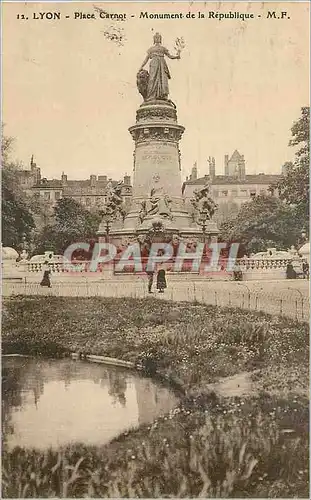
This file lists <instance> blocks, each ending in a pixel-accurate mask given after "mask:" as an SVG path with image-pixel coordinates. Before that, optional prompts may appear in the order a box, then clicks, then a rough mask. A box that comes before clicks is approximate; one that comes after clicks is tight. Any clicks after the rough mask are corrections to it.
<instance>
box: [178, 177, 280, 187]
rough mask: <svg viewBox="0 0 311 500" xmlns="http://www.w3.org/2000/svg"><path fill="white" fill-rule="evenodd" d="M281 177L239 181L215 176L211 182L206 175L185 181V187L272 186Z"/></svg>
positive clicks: (250, 178) (249, 178) (248, 178)
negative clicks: (208, 185)
mask: <svg viewBox="0 0 311 500" xmlns="http://www.w3.org/2000/svg"><path fill="white" fill-rule="evenodd" d="M280 177H281V175H278V174H253V175H246V176H245V179H243V180H242V179H239V178H237V177H229V176H226V175H216V176H215V177H214V178H213V180H211V179H210V177H209V176H208V175H206V176H204V177H200V178H199V179H195V180H193V181H185V184H186V185H198V186H202V185H204V184H205V183H206V182H207V181H208V182H209V183H210V184H211V185H212V186H215V185H216V186H217V185H219V184H269V185H270V184H273V183H274V182H276V181H278V180H279V179H280Z"/></svg>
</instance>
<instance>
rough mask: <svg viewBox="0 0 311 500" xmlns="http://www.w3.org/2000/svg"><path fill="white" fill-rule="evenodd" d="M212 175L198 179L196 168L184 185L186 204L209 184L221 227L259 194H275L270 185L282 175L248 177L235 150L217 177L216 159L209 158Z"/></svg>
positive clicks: (240, 157) (225, 159) (225, 161)
mask: <svg viewBox="0 0 311 500" xmlns="http://www.w3.org/2000/svg"><path fill="white" fill-rule="evenodd" d="M208 166H209V172H208V174H206V175H205V176H204V177H200V178H198V176H197V165H196V163H195V164H194V167H193V168H192V172H191V175H190V176H189V178H187V179H186V181H185V182H184V185H183V193H184V197H185V201H186V203H187V204H188V203H189V204H190V199H191V198H193V196H194V191H195V190H196V189H201V188H202V187H203V186H204V185H205V184H206V183H209V185H210V195H211V197H212V198H213V200H214V201H215V202H216V203H217V205H218V209H217V212H216V214H215V220H216V222H217V223H218V225H219V224H221V223H222V222H224V221H225V220H226V219H228V218H229V217H232V216H234V215H235V214H237V213H238V211H239V209H240V207H241V205H242V204H243V203H245V202H247V201H249V200H250V199H252V198H254V197H255V196H257V195H260V194H266V195H267V194H272V193H271V185H272V184H274V183H275V182H277V181H278V180H279V179H280V177H281V175H277V174H273V175H272V174H263V173H260V174H252V175H248V174H246V168H245V159H244V156H243V155H240V153H239V152H238V151H237V150H235V151H234V153H233V154H232V156H231V157H229V156H228V155H225V157H224V175H216V173H215V158H211V157H209V158H208Z"/></svg>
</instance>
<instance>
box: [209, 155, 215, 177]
mask: <svg viewBox="0 0 311 500" xmlns="http://www.w3.org/2000/svg"><path fill="white" fill-rule="evenodd" d="M208 165H209V178H210V180H211V181H213V180H214V178H215V158H214V157H213V156H212V157H211V156H209V157H208Z"/></svg>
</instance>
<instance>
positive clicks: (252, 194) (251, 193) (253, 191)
mask: <svg viewBox="0 0 311 500" xmlns="http://www.w3.org/2000/svg"><path fill="white" fill-rule="evenodd" d="M249 194H250V197H251V198H254V197H255V196H256V191H255V190H254V189H252V190H251V191H250V193H249Z"/></svg>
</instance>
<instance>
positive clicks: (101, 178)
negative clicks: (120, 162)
mask: <svg viewBox="0 0 311 500" xmlns="http://www.w3.org/2000/svg"><path fill="white" fill-rule="evenodd" d="M98 180H99V181H101V182H107V175H99V176H98Z"/></svg>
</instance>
